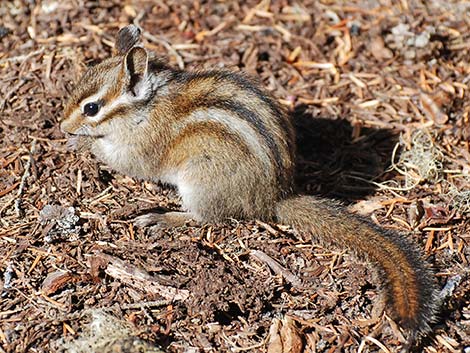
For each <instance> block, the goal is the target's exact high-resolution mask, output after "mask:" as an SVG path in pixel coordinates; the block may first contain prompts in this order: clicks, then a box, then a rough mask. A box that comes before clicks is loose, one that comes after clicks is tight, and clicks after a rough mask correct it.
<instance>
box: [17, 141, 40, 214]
mask: <svg viewBox="0 0 470 353" xmlns="http://www.w3.org/2000/svg"><path fill="white" fill-rule="evenodd" d="M35 152H36V139H33V142H31V149H30V150H29V158H28V162H26V165H25V167H24V173H23V176H22V177H21V182H20V187H19V189H18V193H17V194H16V200H15V212H16V217H18V218H19V217H21V216H22V213H23V212H22V210H21V195H23V192H24V187H25V184H26V179H27V178H28V177H29V176H30V174H31V173H30V169H31V165H32V164H33V154H34V153H35Z"/></svg>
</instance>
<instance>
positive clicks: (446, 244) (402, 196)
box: [0, 0, 470, 353]
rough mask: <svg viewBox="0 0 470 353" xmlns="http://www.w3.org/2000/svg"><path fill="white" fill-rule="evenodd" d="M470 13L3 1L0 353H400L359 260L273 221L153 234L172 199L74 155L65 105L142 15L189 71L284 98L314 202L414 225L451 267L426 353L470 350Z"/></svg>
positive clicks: (413, 234) (159, 43)
mask: <svg viewBox="0 0 470 353" xmlns="http://www.w3.org/2000/svg"><path fill="white" fill-rule="evenodd" d="M469 15H470V5H469V4H468V2H466V1H444V0H436V1H425V0H421V1H419V0H416V1H414V0H402V1H391V0H381V1H366V0H363V1H341V2H339V1H338V2H335V1H326V0H325V1H313V0H312V1H310V0H308V1H303V2H301V1H297V2H294V1H292V2H288V1H284V0H282V1H281V0H279V1H277V0H276V1H275V0H272V1H264V0H263V1H261V2H258V1H216V0H208V1H204V2H200V1H171V0H168V1H167V0H165V1H137V0H136V1H127V2H125V4H122V3H121V1H117V0H116V1H114V0H108V1H106V0H103V1H94V2H90V1H81V0H76V1H53V0H49V1H37V2H36V4H34V2H33V1H26V0H22V1H20V0H18V1H17V0H13V1H2V2H1V3H0V17H1V18H2V20H1V21H0V80H1V85H0V112H1V114H0V166H1V169H0V246H1V247H0V292H1V293H0V295H1V299H0V352H49V351H65V350H68V351H71V352H92V351H95V352H105V351H106V352H111V351H114V352H143V351H146V352H150V351H155V352H157V351H159V349H158V348H156V347H157V345H158V346H159V347H162V349H163V350H165V351H168V352H226V351H230V352H242V351H249V352H269V353H273V352H302V351H305V352H379V351H382V352H384V351H385V352H389V351H390V352H398V351H400V349H401V347H402V346H403V338H402V337H401V333H400V330H399V329H398V327H397V325H396V324H395V323H394V322H393V321H392V320H391V319H390V318H389V317H388V316H387V315H386V312H385V315H384V314H383V313H382V310H381V306H380V298H379V291H378V288H377V286H376V285H377V281H376V280H375V279H374V274H373V271H372V269H371V268H370V266H368V265H367V264H363V263H358V262H357V261H356V260H355V259H354V257H353V256H351V254H348V253H345V252H342V251H337V249H327V248H322V247H320V246H318V245H316V244H312V243H311V241H309V240H308V239H303V238H302V237H301V236H299V235H298V234H296V233H294V232H293V231H292V230H290V229H289V228H286V227H283V226H281V225H275V224H269V225H268V224H264V223H261V222H257V221H251V222H241V221H238V220H228V221H227V222H226V224H215V225H204V226H202V225H197V224H188V225H187V226H185V227H182V228H178V229H166V230H159V231H153V232H150V231H148V230H144V229H139V228H135V227H134V226H133V224H132V218H133V217H134V216H135V215H136V214H139V213H142V212H144V211H145V210H148V209H152V208H167V209H174V210H178V209H179V199H178V195H177V194H176V193H175V191H174V190H171V189H170V188H168V187H166V186H163V185H155V184H152V183H148V182H142V181H139V180H134V179H131V178H129V177H127V176H124V175H120V174H118V173H115V172H114V171H112V170H110V169H109V168H107V167H106V166H105V165H102V164H101V163H99V162H98V161H97V160H95V159H94V158H93V156H91V155H89V154H86V153H80V154H79V153H76V152H74V151H70V150H69V149H68V148H67V144H66V140H65V137H64V135H63V134H62V133H61V132H60V129H59V121H60V120H61V117H62V109H63V104H64V101H65V100H66V99H67V92H69V91H70V89H71V88H72V87H73V83H74V82H76V80H77V79H78V78H79V77H80V75H81V74H82V73H83V72H84V70H85V69H86V67H87V65H90V64H92V63H93V62H96V61H99V60H102V59H104V58H106V57H108V56H109V55H111V52H112V43H113V40H114V36H115V34H116V32H117V30H118V29H119V28H120V27H122V26H124V25H126V24H128V23H132V22H134V23H136V24H138V25H140V26H141V27H142V28H143V30H144V33H146V36H145V38H144V44H145V46H146V47H147V48H148V49H149V50H153V51H155V52H156V53H159V54H160V55H161V56H162V57H165V58H167V60H168V61H169V62H170V63H171V64H172V65H175V66H180V67H181V68H183V67H184V68H186V69H194V68H214V67H229V68H232V69H234V70H244V71H247V72H248V73H250V74H251V75H253V76H256V77H257V78H258V79H260V80H261V81H262V82H263V84H264V85H265V87H267V88H268V89H269V90H270V91H272V92H273V93H274V95H275V96H276V97H277V98H279V100H280V101H281V102H282V103H283V104H286V105H287V106H288V107H289V109H290V111H291V114H292V119H294V120H295V124H296V126H297V130H298V135H299V137H298V149H299V160H298V173H297V182H298V188H299V191H301V192H304V193H308V194H314V195H321V196H326V197H331V198H336V199H340V200H342V201H344V202H345V203H346V204H348V205H351V209H352V211H353V212H360V213H363V214H366V215H367V216H368V217H371V218H372V219H373V221H374V222H377V223H378V224H381V225H382V226H383V227H385V228H390V229H397V230H399V231H402V232H406V233H407V234H409V237H410V239H412V241H414V242H415V243H416V244H417V245H418V246H419V248H420V249H421V250H422V252H423V254H425V255H426V256H427V257H428V259H429V261H430V262H431V263H432V264H433V266H434V268H435V272H436V275H437V277H438V280H439V283H440V286H441V287H442V288H444V287H445V292H443V296H444V297H445V300H444V303H443V308H442V312H441V315H440V317H439V320H438V322H437V323H436V324H435V325H434V326H433V332H432V333H431V334H430V335H429V336H428V337H426V338H425V339H424V340H423V341H422V342H421V344H420V346H419V347H418V348H416V349H415V351H417V352H429V353H431V352H461V351H463V350H465V352H468V351H470V279H469V261H470V245H469V242H470V226H469V224H470V218H469V212H470V194H469V191H468V190H469V188H470V178H469V171H470V149H469V137H470V127H469V126H470V125H469V112H470V99H469V98H470V94H469V86H468V84H469V82H470V64H469V63H470V55H469V49H470V38H469V35H468V34H469V33H470V22H469V18H470V17H469ZM395 147H397V149H396V150H395ZM393 155H395V159H394V161H393V163H392V156H393ZM400 156H401V159H400ZM391 164H393V165H395V167H396V168H395V169H389V166H390V165H391ZM175 296H176V297H175ZM174 298H178V300H174ZM289 342H290V343H289ZM289 345H290V346H289Z"/></svg>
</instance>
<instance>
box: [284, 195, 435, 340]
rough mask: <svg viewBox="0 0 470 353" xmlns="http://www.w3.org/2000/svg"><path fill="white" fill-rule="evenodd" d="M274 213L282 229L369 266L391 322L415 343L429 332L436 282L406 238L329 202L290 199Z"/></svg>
mask: <svg viewBox="0 0 470 353" xmlns="http://www.w3.org/2000/svg"><path fill="white" fill-rule="evenodd" d="M275 207H276V216H277V220H278V222H279V223H282V224H286V225H291V226H293V227H294V228H295V229H297V230H298V231H300V232H307V233H310V234H311V235H312V237H313V238H314V239H315V240H317V241H319V242H320V243H323V244H326V245H330V244H331V245H335V246H337V247H339V248H342V249H349V250H352V251H353V252H354V254H355V255H356V256H357V257H358V258H360V259H364V260H367V261H369V262H371V263H372V264H373V265H374V267H376V268H377V270H378V272H379V278H381V279H382V281H383V284H384V287H385V294H386V299H387V304H388V305H389V306H390V307H391V308H392V314H393V316H394V317H395V318H396V319H397V320H398V321H399V322H400V324H401V326H402V327H403V328H405V329H406V330H407V331H408V334H409V338H410V339H411V340H414V338H415V336H416V335H420V334H424V333H425V332H427V331H429V330H430V327H429V324H430V323H431V322H432V321H433V320H434V318H435V315H436V312H437V309H438V304H437V300H436V298H437V286H436V282H435V277H434V275H433V273H432V271H431V270H430V269H429V268H428V265H427V264H426V263H425V262H424V260H423V259H422V256H421V255H420V253H419V251H418V250H417V248H416V247H415V246H414V245H413V244H412V243H411V242H410V241H409V240H408V239H406V238H405V237H404V236H403V235H401V234H399V233H396V232H391V231H387V230H384V229H381V228H380V227H378V226H376V225H374V224H373V223H371V222H370V221H368V220H366V219H365V218H362V217H360V216H356V215H353V214H350V213H348V212H347V211H346V210H345V209H344V207H342V206H341V205H340V204H339V203H335V202H334V201H331V200H324V199H319V198H316V197H312V196H300V197H291V198H288V199H286V200H283V201H280V202H279V203H278V204H276V206H275Z"/></svg>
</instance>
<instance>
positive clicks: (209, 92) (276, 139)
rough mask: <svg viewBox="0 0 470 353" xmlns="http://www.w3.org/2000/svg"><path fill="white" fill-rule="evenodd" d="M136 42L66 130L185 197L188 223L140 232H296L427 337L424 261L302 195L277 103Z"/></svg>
mask: <svg viewBox="0 0 470 353" xmlns="http://www.w3.org/2000/svg"><path fill="white" fill-rule="evenodd" d="M121 33H124V34H123V35H121ZM136 33H137V34H136ZM135 35H138V31H137V30H136V29H135V28H130V29H129V30H124V31H121V32H120V36H121V37H120V36H118V39H117V42H118V43H117V46H118V48H120V49H119V50H120V51H122V49H123V48H126V50H127V52H119V51H118V55H117V56H115V57H113V58H110V59H108V60H106V61H104V62H103V63H101V64H98V65H97V66H95V67H93V68H91V69H90V70H89V71H88V72H87V73H85V75H84V78H83V79H82V80H81V81H80V82H79V83H78V85H77V88H76V89H75V91H74V93H73V94H72V97H71V98H70V100H69V103H68V104H67V106H66V108H65V120H64V122H63V123H62V125H61V127H62V129H63V130H65V131H67V132H69V133H72V134H77V133H79V134H82V135H87V136H86V137H84V138H87V139H88V140H87V144H86V146H89V148H90V150H91V151H92V152H93V153H94V154H95V155H96V156H97V157H98V158H100V159H101V160H103V161H104V162H105V163H108V164H109V165H110V166H111V167H113V168H115V169H116V170H118V171H120V172H123V173H126V174H129V175H132V176H136V177H139V178H142V179H150V180H162V181H164V182H168V183H172V184H174V185H175V186H176V187H177V188H178V190H179V192H180V194H181V196H182V202H183V207H184V208H186V209H187V211H188V213H185V214H176V213H170V214H167V215H146V216H142V217H139V218H138V219H137V221H136V222H137V224H139V225H148V224H152V223H155V222H159V223H163V224H167V225H172V226H174V225H179V224H183V223H184V221H185V220H186V219H187V218H195V219H197V220H199V221H201V222H214V221H223V220H224V219H226V218H228V217H233V218H244V219H253V218H259V219H262V220H265V221H277V222H281V223H284V224H288V225H292V226H294V227H295V228H296V229H297V230H298V231H301V232H306V233H308V234H310V235H311V236H312V237H314V238H315V239H317V240H319V241H321V242H323V243H325V244H332V245H335V246H339V247H342V248H347V249H350V250H352V251H353V252H354V253H356V254H357V256H358V257H360V258H363V259H367V260H369V261H370V262H372V263H373V264H374V265H375V267H376V268H377V270H378V272H379V275H380V277H381V279H382V281H383V283H384V287H385V292H386V296H387V300H388V302H389V304H390V307H391V308H392V312H393V313H394V315H395V316H396V318H397V319H398V320H399V321H400V323H401V324H402V325H403V326H404V327H405V328H406V329H408V330H409V331H410V333H411V335H410V336H411V337H414V335H415V334H416V333H424V332H427V331H428V330H429V329H430V328H429V324H430V323H431V322H432V321H433V319H434V317H435V313H436V311H437V304H435V297H436V285H435V280H434V278H433V275H432V273H431V271H430V270H429V269H428V266H427V265H426V263H425V262H424V261H423V260H422V257H421V255H420V254H419V251H418V250H417V249H416V247H415V246H413V245H412V244H411V243H410V241H408V240H407V239H406V238H405V237H404V236H402V235H400V234H397V233H393V232H388V231H385V230H383V229H380V228H379V227H377V226H375V225H373V224H372V223H370V222H369V221H367V220H365V219H363V218H360V217H357V216H354V215H351V214H348V213H347V212H346V211H345V210H344V209H343V208H342V207H341V206H340V205H339V204H337V203H335V202H334V201H331V200H323V199H318V198H316V197H307V196H301V197H299V196H295V195H293V193H292V183H293V170H294V156H295V146H294V139H295V136H294V131H293V127H292V124H291V122H290V121H289V118H288V116H287V114H286V112H285V111H284V109H283V108H282V107H280V106H279V104H278V103H277V102H276V101H275V99H274V98H272V97H271V96H270V95H269V94H268V93H267V92H265V91H263V90H262V89H261V88H260V87H259V86H258V85H256V84H254V83H252V81H250V80H249V79H247V78H246V77H245V76H244V75H241V74H236V73H231V72H227V71H209V72H196V73H190V72H183V71H177V70H173V69H171V68H168V67H166V66H165V65H163V64H161V63H160V62H158V61H156V60H154V59H150V60H149V59H148V57H147V54H146V52H145V51H144V50H143V49H135V47H134V44H135V43H137V42H138V38H135V37H134V36H135ZM129 43H131V44H132V45H130V44H129ZM129 53H132V54H129ZM129 55H131V56H129ZM131 61H132V62H131ZM147 64H148V66H147ZM103 87H110V89H109V90H107V91H106V92H105V93H104V97H103V98H100V99H102V102H103V104H102V107H101V110H100V113H98V115H97V116H96V117H86V116H85V115H84V114H83V113H81V112H82V111H83V110H82V109H83V108H82V105H83V101H84V100H86V99H88V97H91V96H93V95H96V94H97V93H98V92H99V91H100V89H102V88H103ZM118 101H119V102H121V104H118V105H116V104H117V103H115V102H118ZM113 104H114V105H113ZM88 136H94V137H92V138H90V137H88Z"/></svg>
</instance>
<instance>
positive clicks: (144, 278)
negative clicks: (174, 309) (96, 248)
mask: <svg viewBox="0 0 470 353" xmlns="http://www.w3.org/2000/svg"><path fill="white" fill-rule="evenodd" d="M94 257H95V258H96V260H98V261H99V262H102V263H103V264H105V268H104V272H105V273H106V274H107V275H108V276H111V277H113V278H116V279H118V280H120V281H121V282H123V283H125V284H127V285H128V286H131V287H134V288H137V289H140V290H142V291H144V292H147V293H150V294H153V295H155V294H157V295H160V296H162V297H163V298H165V300H169V301H172V302H173V301H177V300H181V301H184V300H186V299H188V297H189V294H190V292H189V291H188V290H184V289H177V288H174V287H170V286H163V285H161V284H160V283H158V279H157V278H156V277H154V276H151V275H149V274H148V273H147V272H146V271H145V270H143V269H141V268H138V267H136V266H133V265H131V264H129V263H127V262H125V261H123V260H121V259H119V258H116V257H113V256H111V255H107V254H103V253H98V254H96V255H95V256H94ZM100 267H101V266H100Z"/></svg>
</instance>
